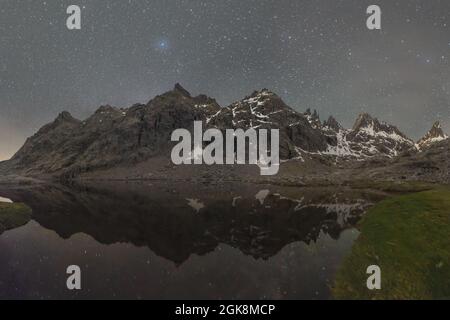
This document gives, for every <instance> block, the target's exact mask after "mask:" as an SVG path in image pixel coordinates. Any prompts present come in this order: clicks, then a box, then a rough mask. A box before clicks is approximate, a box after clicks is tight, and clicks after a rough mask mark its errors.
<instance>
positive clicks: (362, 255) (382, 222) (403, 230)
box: [332, 188, 450, 299]
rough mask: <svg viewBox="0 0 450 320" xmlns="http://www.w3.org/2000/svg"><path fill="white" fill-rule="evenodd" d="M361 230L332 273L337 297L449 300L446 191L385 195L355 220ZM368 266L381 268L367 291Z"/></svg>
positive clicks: (449, 221) (449, 224)
mask: <svg viewBox="0 0 450 320" xmlns="http://www.w3.org/2000/svg"><path fill="white" fill-rule="evenodd" d="M359 229H360V231H361V234H360V236H359V238H358V239H357V241H356V242H355V244H354V246H353V248H352V252H351V254H350V255H349V256H348V257H347V258H346V259H345V261H344V263H343V265H342V266H341V269H340V270H339V271H338V274H337V276H336V280H335V284H334V287H333V288H332V292H333V296H334V297H335V298H337V299H450V190H449V189H445V188H440V189H436V190H430V191H424V192H419V193H414V194H409V195H404V196H398V197H393V198H389V199H387V200H384V201H382V202H380V203H379V204H377V205H376V206H375V207H373V208H372V209H371V210H369V212H368V213H367V214H366V215H365V217H364V218H363V219H362V221H361V222H360V224H359ZM369 265H378V266H380V268H381V280H382V288H381V290H375V291H370V290H368V289H367V286H366V281H367V278H368V277H369V275H367V274H366V269H367V267H368V266H369Z"/></svg>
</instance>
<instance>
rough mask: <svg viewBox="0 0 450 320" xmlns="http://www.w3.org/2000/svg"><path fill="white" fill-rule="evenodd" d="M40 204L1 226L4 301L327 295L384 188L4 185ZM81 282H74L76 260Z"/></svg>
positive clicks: (17, 198)
mask: <svg viewBox="0 0 450 320" xmlns="http://www.w3.org/2000/svg"><path fill="white" fill-rule="evenodd" d="M0 196H1V197H3V198H6V199H11V200H12V201H14V202H23V203H26V204H27V205H28V206H29V207H31V208H32V210H33V214H32V220H31V221H30V222H29V223H28V224H26V225H25V226H22V227H18V228H16V229H13V230H8V231H5V232H4V233H3V234H1V235H0V299H9V298H21V299H23V298H30V299H41V298H52V299H65V298H88V299H97V298H108V299H109V298H125V299H136V298H137V299H328V298H331V297H330V290H329V288H330V285H331V284H332V282H333V278H334V274H335V272H336V269H337V268H338V267H339V264H340V263H341V261H342V259H343V257H345V255H347V254H348V253H349V252H350V249H351V246H352V243H353V241H354V240H355V239H356V238H357V236H358V232H357V231H356V230H355V229H354V225H355V224H356V222H357V221H358V220H359V218H360V217H361V215H362V214H363V213H364V212H365V210H366V209H367V208H368V207H369V206H370V205H371V204H373V203H374V202H376V201H378V200H380V199H381V198H382V197H383V195H380V194H374V193H370V192H362V191H355V190H349V189H345V188H341V189H339V190H335V189H324V188H321V189H317V188H316V189H311V188H307V189H306V188H288V187H278V186H264V185H227V184H216V185H212V184H210V183H208V184H204V185H203V184H196V185H192V184H188V183H165V182H145V183H114V184H102V185H100V184H96V185H95V186H92V185H83V186H80V185H77V186H62V185H39V186H34V187H25V186H17V187H12V186H0ZM73 264H75V265H78V266H80V267H81V270H82V290H81V291H76V292H74V291H69V290H67V288H66V279H67V275H66V273H65V271H66V268H67V267H68V266H69V265H73Z"/></svg>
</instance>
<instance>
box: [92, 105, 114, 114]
mask: <svg viewBox="0 0 450 320" xmlns="http://www.w3.org/2000/svg"><path fill="white" fill-rule="evenodd" d="M116 111H119V109H117V108H115V107H112V106H110V105H109V104H107V105H104V106H100V107H99V108H98V109H97V111H95V113H97V114H98V113H100V114H103V113H108V112H116Z"/></svg>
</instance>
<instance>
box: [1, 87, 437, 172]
mask: <svg viewBox="0 0 450 320" xmlns="http://www.w3.org/2000/svg"><path fill="white" fill-rule="evenodd" d="M194 121H202V122H203V126H204V128H205V129H208V128H218V129H220V130H222V131H223V130H226V129H244V130H247V129H249V128H254V129H256V130H259V129H279V130H280V156H281V158H282V159H284V160H289V159H301V160H303V161H305V159H310V160H312V161H313V162H315V161H322V160H323V159H329V158H330V157H331V158H339V159H345V160H358V161H361V160H365V159H370V158H373V157H387V158H393V157H395V156H397V155H398V154H400V153H401V152H403V151H405V150H412V149H414V151H416V149H415V147H414V146H415V144H414V143H413V142H412V141H411V140H410V139H408V138H407V137H406V136H405V135H404V134H403V133H401V132H400V131H399V130H398V129H397V128H396V127H394V126H392V125H389V124H386V123H382V122H380V121H378V120H377V119H375V118H372V117H371V116H370V115H368V114H362V115H360V116H359V117H358V119H357V120H356V122H355V125H354V126H353V128H352V129H345V128H343V127H342V126H341V125H340V124H339V123H338V122H337V121H336V120H335V119H334V118H333V117H330V118H329V119H328V120H327V121H325V122H324V123H321V121H320V117H319V115H318V113H317V112H316V111H313V112H311V111H310V110H308V111H307V112H305V113H299V112H297V111H295V110H293V109H292V108H291V107H289V106H288V105H286V104H285V103H284V102H283V100H282V99H281V98H280V97H279V96H277V95H276V94H275V93H273V92H271V91H269V90H267V89H263V90H261V91H255V92H254V93H253V94H251V95H249V96H248V97H245V98H244V99H242V100H240V101H237V102H235V103H233V104H231V105H230V106H228V107H221V106H219V104H218V103H217V102H216V101H215V100H214V99H212V98H210V97H208V96H205V95H199V96H195V97H193V96H191V94H190V93H189V92H188V91H187V90H186V89H184V88H183V87H182V86H181V85H179V84H177V85H175V87H174V89H173V90H171V91H169V92H166V93H164V94H162V95H159V96H157V97H155V98H154V99H152V100H151V101H149V102H148V103H147V104H136V105H133V106H132V107H130V108H115V107H112V106H102V107H100V108H99V109H98V110H97V111H96V112H95V113H94V114H93V115H92V116H90V117H89V118H87V119H86V120H84V121H80V120H77V119H74V118H73V117H72V116H71V115H70V114H69V113H68V112H63V113H61V114H60V115H59V116H58V117H57V118H56V119H55V120H54V121H53V122H52V123H50V124H47V125H45V126H44V127H42V128H41V129H40V130H39V131H38V132H37V133H36V134H35V135H34V136H33V137H31V138H29V139H28V140H27V141H26V143H25V144H24V146H23V147H22V148H21V149H20V150H19V151H18V152H17V153H16V154H15V155H14V157H13V158H12V159H11V160H10V161H6V162H3V163H0V173H2V174H7V173H15V174H20V175H26V176H34V175H38V176H42V175H48V176H60V177H64V178H73V177H76V176H77V175H78V174H80V173H86V172H92V171H95V170H99V169H106V168H113V167H117V166H122V167H130V168H131V167H134V166H135V165H136V164H137V163H140V162H143V161H146V160H148V159H151V158H154V157H163V158H164V157H165V158H167V162H168V163H170V160H169V157H170V152H171V148H172V146H173V143H172V142H171V141H170V140H171V139H170V137H171V134H172V132H173V131H174V130H175V129H179V128H185V129H188V130H190V131H192V130H193V123H194ZM440 137H443V132H442V130H441V129H440V128H438V127H437V126H435V127H434V128H433V129H432V131H430V133H429V134H428V135H427V136H426V137H425V138H424V139H423V141H422V140H421V141H422V142H420V144H421V145H422V146H423V145H425V144H428V143H432V142H433V141H435V140H438V139H440ZM155 170H157V168H155Z"/></svg>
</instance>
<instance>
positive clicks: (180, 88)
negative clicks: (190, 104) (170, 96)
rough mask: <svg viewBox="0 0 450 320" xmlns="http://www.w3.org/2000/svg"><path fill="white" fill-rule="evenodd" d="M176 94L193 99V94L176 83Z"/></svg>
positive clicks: (174, 89)
mask: <svg viewBox="0 0 450 320" xmlns="http://www.w3.org/2000/svg"><path fill="white" fill-rule="evenodd" d="M173 91H174V92H177V93H180V94H181V95H183V96H186V97H191V93H190V92H189V91H187V90H186V89H185V88H183V86H182V85H181V84H179V83H176V84H175V86H174V88H173Z"/></svg>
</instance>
